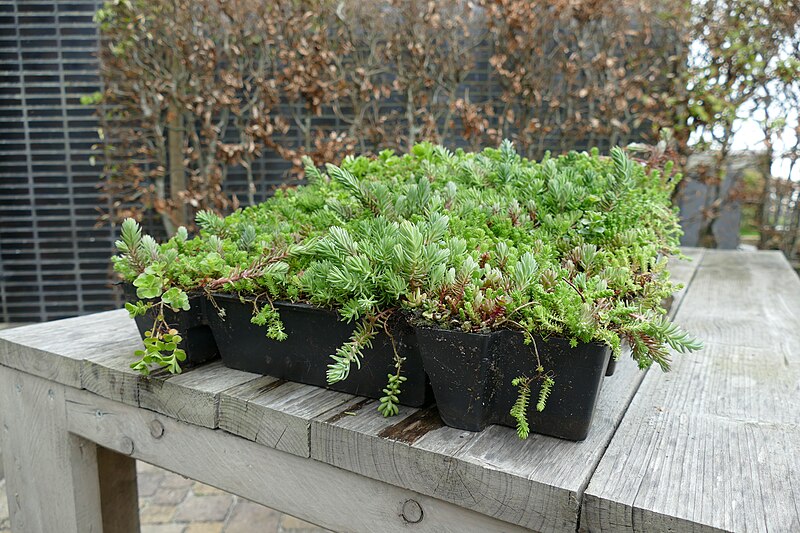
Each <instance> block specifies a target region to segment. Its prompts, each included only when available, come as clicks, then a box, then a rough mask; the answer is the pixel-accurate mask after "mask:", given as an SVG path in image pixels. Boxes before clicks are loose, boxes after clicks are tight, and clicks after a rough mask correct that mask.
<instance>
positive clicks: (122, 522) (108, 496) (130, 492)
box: [97, 446, 139, 533]
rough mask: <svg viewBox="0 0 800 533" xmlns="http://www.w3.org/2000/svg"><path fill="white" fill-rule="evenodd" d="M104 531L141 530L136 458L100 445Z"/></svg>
mask: <svg viewBox="0 0 800 533" xmlns="http://www.w3.org/2000/svg"><path fill="white" fill-rule="evenodd" d="M97 475H98V476H99V481H100V504H101V507H102V515H103V533H130V532H132V531H139V490H138V486H137V484H136V460H135V459H133V458H131V457H128V456H127V455H122V454H120V453H117V452H114V451H111V450H109V449H107V448H103V447H101V446H97Z"/></svg>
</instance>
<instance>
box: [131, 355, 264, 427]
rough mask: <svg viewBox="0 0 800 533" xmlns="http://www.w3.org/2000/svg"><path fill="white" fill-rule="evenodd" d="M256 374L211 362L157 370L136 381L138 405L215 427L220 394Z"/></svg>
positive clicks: (217, 421)
mask: <svg viewBox="0 0 800 533" xmlns="http://www.w3.org/2000/svg"><path fill="white" fill-rule="evenodd" d="M258 377H259V376H258V375H256V374H251V373H249V372H242V371H240V370H234V369H232V368H228V367H226V366H225V365H223V364H222V362H221V361H214V362H211V363H208V364H205V365H202V366H199V367H196V368H190V369H188V370H185V371H184V372H183V373H182V374H178V375H175V376H173V375H171V374H169V373H167V372H166V371H163V370H162V371H159V372H157V373H154V374H152V375H150V376H149V377H141V378H140V379H139V380H138V389H139V392H138V399H139V407H143V408H145V409H150V410H152V411H156V412H158V413H161V414H164V415H167V416H171V417H172V418H176V419H178V420H182V421H184V422H189V423H190V424H197V425H198V426H203V427H207V428H215V427H217V425H218V424H219V400H220V393H221V392H222V391H224V390H226V389H229V388H231V387H236V386H237V385H241V384H243V383H247V382H250V381H253V380H255V379H256V378H258Z"/></svg>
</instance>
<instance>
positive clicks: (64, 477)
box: [0, 366, 102, 533]
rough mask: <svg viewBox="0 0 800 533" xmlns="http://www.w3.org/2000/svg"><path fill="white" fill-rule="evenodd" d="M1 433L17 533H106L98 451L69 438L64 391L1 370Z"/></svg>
mask: <svg viewBox="0 0 800 533" xmlns="http://www.w3.org/2000/svg"><path fill="white" fill-rule="evenodd" d="M0 427H1V428H2V429H1V430H0V447H2V449H3V457H4V460H5V476H6V492H7V495H8V509H9V513H10V517H11V527H12V529H13V530H14V531H15V533H50V532H54V531H58V532H64V533H85V532H91V531H102V529H101V527H102V525H101V503H100V485H99V481H98V467H97V453H96V446H95V444H94V443H93V442H89V441H87V440H85V439H82V438H80V437H76V436H74V435H70V434H69V433H68V431H67V428H66V408H65V388H64V387H63V386H61V385H59V384H57V383H53V382H49V381H46V380H43V379H40V378H37V377H34V376H31V375H29V374H25V373H22V372H19V371H17V370H12V369H10V368H7V367H3V366H0Z"/></svg>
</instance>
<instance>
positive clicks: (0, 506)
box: [0, 479, 11, 529]
mask: <svg viewBox="0 0 800 533" xmlns="http://www.w3.org/2000/svg"><path fill="white" fill-rule="evenodd" d="M2 528H7V529H10V528H11V524H10V521H9V519H8V499H6V480H5V479H0V529H2Z"/></svg>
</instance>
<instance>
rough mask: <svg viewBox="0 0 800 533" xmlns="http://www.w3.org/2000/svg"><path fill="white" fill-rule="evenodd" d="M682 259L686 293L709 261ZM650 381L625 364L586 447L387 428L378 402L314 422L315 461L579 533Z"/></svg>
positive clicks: (432, 414)
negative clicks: (602, 468) (587, 494)
mask: <svg viewBox="0 0 800 533" xmlns="http://www.w3.org/2000/svg"><path fill="white" fill-rule="evenodd" d="M684 253H685V254H686V255H688V256H690V257H692V258H693V259H694V261H691V262H681V263H679V264H678V265H679V266H676V265H675V264H674V263H673V265H671V271H672V274H673V275H672V277H673V279H674V280H675V281H678V282H682V283H688V282H689V281H690V280H691V278H692V276H693V274H694V271H695V269H696V268H697V265H698V264H699V259H700V258H702V256H703V251H702V250H698V249H687V250H686V251H685V252H684ZM682 293H683V291H681V293H680V294H678V295H676V298H675V303H674V304H673V309H678V308H679V307H680V301H681V297H682ZM643 378H644V373H643V372H641V371H639V369H638V367H637V366H636V364H635V363H634V362H633V361H632V360H631V359H630V358H624V359H622V360H620V361H619V362H618V366H617V372H616V374H615V375H614V376H613V377H611V378H609V379H607V380H606V381H604V384H603V391H602V393H601V395H600V398H599V401H598V405H597V409H596V412H595V416H594V420H593V422H592V429H591V431H590V433H589V436H588V438H587V439H586V440H585V441H583V442H578V443H575V442H570V441H564V440H560V439H556V438H552V437H547V436H544V435H536V434H532V435H531V436H530V437H529V438H528V440H526V441H520V440H519V439H518V438H517V436H516V432H515V431H514V430H513V429H512V428H506V427H501V426H492V427H490V428H488V429H486V430H485V431H483V432H481V433H470V432H466V431H460V430H457V429H454V428H448V427H443V426H442V423H441V421H440V420H439V419H438V415H437V414H436V411H435V409H428V410H423V411H418V410H414V409H407V408H404V409H402V410H401V413H400V415H399V416H398V417H396V418H394V419H384V418H383V417H382V416H380V414H378V413H377V412H376V410H375V406H376V404H374V402H372V403H371V404H367V405H365V406H364V407H363V408H362V409H361V410H359V411H358V414H357V416H336V417H333V419H332V420H322V419H320V420H315V421H314V422H313V423H312V432H311V456H312V457H313V458H315V459H319V460H320V461H324V462H326V463H329V464H332V465H335V466H338V467H340V468H343V469H345V470H350V471H353V472H357V473H359V474H361V475H365V476H368V477H372V478H374V479H378V480H381V481H384V482H387V483H390V484H393V485H398V486H401V487H405V488H409V489H412V490H415V491H417V492H421V493H423V494H427V495H429V496H432V497H435V498H440V499H442V500H445V501H449V502H452V503H454V504H456V505H459V506H463V507H468V508H470V509H473V510H476V511H478V512H480V513H483V514H486V515H489V516H492V517H495V518H498V519H500V520H504V521H507V522H511V523H514V524H519V525H521V526H524V527H527V528H531V529H534V530H537V531H566V530H569V531H574V530H575V528H576V527H577V524H578V518H579V513H580V502H581V498H582V495H583V491H584V490H585V488H586V486H587V485H588V483H589V478H590V477H591V474H592V472H593V471H594V468H595V467H596V466H597V464H598V462H599V461H600V458H601V456H602V454H603V450H604V449H605V447H606V446H607V445H608V442H609V441H610V440H611V437H612V435H613V434H614V431H615V430H616V428H617V425H618V424H619V422H620V420H621V418H622V415H623V413H624V412H625V409H626V408H627V406H628V404H629V403H630V401H631V398H632V397H633V395H634V394H635V393H636V390H637V388H638V386H639V383H640V382H641V380H642V379H643Z"/></svg>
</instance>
